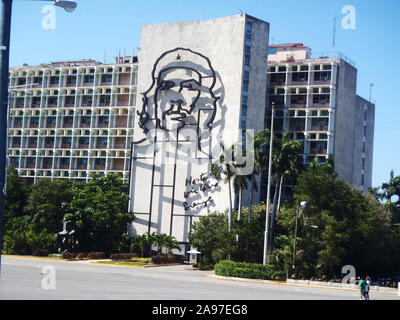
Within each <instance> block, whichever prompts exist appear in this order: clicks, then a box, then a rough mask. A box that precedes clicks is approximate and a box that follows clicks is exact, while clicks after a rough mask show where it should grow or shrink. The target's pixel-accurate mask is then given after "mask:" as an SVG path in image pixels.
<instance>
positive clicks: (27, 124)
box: [10, 116, 134, 129]
mask: <svg viewBox="0 0 400 320" xmlns="http://www.w3.org/2000/svg"><path fill="white" fill-rule="evenodd" d="M133 120H134V119H133V118H132V119H131V121H130V123H129V125H130V127H133V126H134V123H133ZM127 126H128V119H127V116H115V117H114V118H113V119H110V118H109V116H97V118H95V119H93V121H91V117H90V116H81V119H77V117H76V119H75V126H74V121H73V116H62V118H59V120H58V124H57V118H56V116H47V117H41V118H39V117H31V118H30V119H27V118H25V121H23V119H22V118H21V117H15V118H13V119H12V121H11V122H10V128H32V129H35V128H42V129H45V128H61V129H62V128H67V129H69V128H112V129H118V128H127Z"/></svg>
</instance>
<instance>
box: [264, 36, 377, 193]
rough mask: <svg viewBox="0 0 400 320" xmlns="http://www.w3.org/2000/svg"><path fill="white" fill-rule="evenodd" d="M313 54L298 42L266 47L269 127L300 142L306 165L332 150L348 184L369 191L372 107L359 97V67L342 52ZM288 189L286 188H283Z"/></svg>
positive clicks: (372, 130)
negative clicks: (272, 114)
mask: <svg viewBox="0 0 400 320" xmlns="http://www.w3.org/2000/svg"><path fill="white" fill-rule="evenodd" d="M333 55H334V56H333V57H327V56H324V57H318V58H312V57H311V49H310V48H308V47H305V46H303V44H301V43H294V44H281V45H271V46H269V59H268V83H269V84H268V86H269V88H268V101H269V102H268V110H267V127H268V128H269V127H270V119H271V116H270V115H271V106H272V104H273V103H274V106H275V109H276V110H277V113H276V114H277V119H276V122H275V123H276V125H275V126H274V127H275V128H274V131H275V132H276V133H277V134H278V136H279V135H280V134H282V133H283V131H285V130H288V131H289V132H290V135H291V137H292V138H293V139H297V140H302V141H304V152H303V159H304V164H309V163H310V161H311V160H312V159H313V158H315V157H317V158H318V160H319V161H320V162H325V161H326V159H327V158H328V156H329V155H330V154H332V156H333V159H334V161H335V170H336V171H337V173H338V175H339V177H341V178H343V179H344V180H345V181H346V182H347V183H348V184H350V185H351V186H353V187H355V188H359V189H360V190H361V191H363V192H367V191H368V188H369V187H370V186H371V183H372V158H373V138H374V119H375V105H374V104H372V103H370V102H368V101H366V100H365V99H363V98H361V97H359V96H358V95H357V93H356V92H357V88H356V85H357V69H356V68H355V64H354V62H352V61H351V60H350V59H348V58H347V57H345V56H344V55H342V54H340V53H334V54H333ZM287 191H288V192H289V191H290V186H287Z"/></svg>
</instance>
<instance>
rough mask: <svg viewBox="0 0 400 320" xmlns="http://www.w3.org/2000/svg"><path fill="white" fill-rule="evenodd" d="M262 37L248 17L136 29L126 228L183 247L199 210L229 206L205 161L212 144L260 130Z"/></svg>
mask: <svg viewBox="0 0 400 320" xmlns="http://www.w3.org/2000/svg"><path fill="white" fill-rule="evenodd" d="M268 33H269V24H268V23H267V22H264V21H261V20H258V19H256V18H253V17H250V16H248V15H237V16H233V17H226V18H220V19H215V20H207V21H192V22H183V23H165V24H155V25H145V26H143V27H142V32H141V43H140V50H139V56H138V59H139V64H140V67H139V75H138V92H140V93H142V97H141V98H139V97H138V101H141V102H140V103H138V105H137V109H138V116H137V119H136V121H135V127H134V139H133V140H134V146H133V160H132V176H131V178H132V179H131V181H130V185H131V191H130V198H131V202H130V210H131V212H132V213H134V215H135V220H134V221H133V224H132V229H131V232H132V234H142V233H145V232H157V233H166V234H169V235H172V236H174V237H176V239H177V240H178V241H180V242H182V243H187V241H188V236H189V234H190V231H191V226H192V224H193V222H195V221H196V220H197V219H198V217H199V216H202V215H206V214H208V213H209V212H210V211H220V212H224V211H225V210H227V208H229V203H230V197H229V196H230V194H229V187H228V184H227V183H224V182H217V181H216V180H215V179H214V178H213V177H212V176H211V174H210V166H211V163H212V162H214V161H215V160H216V159H217V158H218V156H219V155H220V151H221V150H220V148H219V142H221V141H222V142H224V144H225V146H226V148H229V147H230V146H231V145H232V144H233V143H237V142H238V141H244V140H245V139H244V137H245V133H244V132H249V131H251V130H254V131H255V132H257V131H259V130H261V129H262V128H263V127H264V113H265V105H266V84H267V56H268ZM244 142H245V141H244ZM246 165H247V163H246ZM252 169H253V167H252V166H251V167H250V170H251V171H252ZM251 171H249V172H248V173H250V172H251ZM232 197H233V195H232ZM245 197H247V199H248V195H245ZM258 198H259V196H255V197H254V199H255V202H256V201H257V200H258Z"/></svg>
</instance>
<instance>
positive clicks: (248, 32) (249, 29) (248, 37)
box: [246, 21, 253, 41]
mask: <svg viewBox="0 0 400 320" xmlns="http://www.w3.org/2000/svg"><path fill="white" fill-rule="evenodd" d="M252 31H253V23H252V22H251V21H247V24H246V40H247V41H251V33H252Z"/></svg>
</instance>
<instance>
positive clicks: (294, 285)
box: [206, 275, 397, 296]
mask: <svg viewBox="0 0 400 320" xmlns="http://www.w3.org/2000/svg"><path fill="white" fill-rule="evenodd" d="M206 277H207V278H210V279H216V280H225V281H234V282H247V283H259V284H274V285H281V286H292V287H303V288H315V289H328V290H341V291H351V292H359V290H358V289H347V288H337V287H328V286H318V285H306V284H304V285H303V284H296V283H287V282H286V281H272V280H255V279H245V278H234V277H223V276H217V275H206ZM370 292H371V293H377V294H389V295H395V296H397V293H394V292H383V291H375V290H371V291H370Z"/></svg>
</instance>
